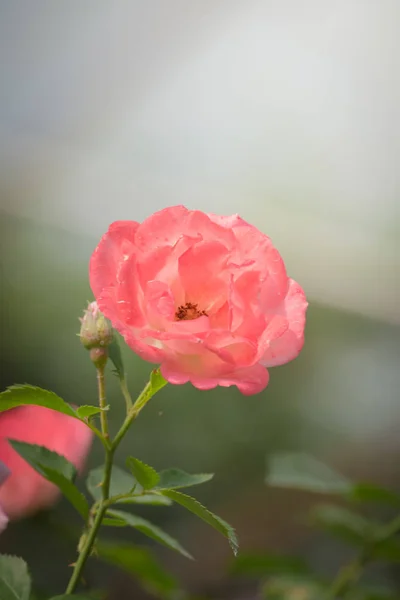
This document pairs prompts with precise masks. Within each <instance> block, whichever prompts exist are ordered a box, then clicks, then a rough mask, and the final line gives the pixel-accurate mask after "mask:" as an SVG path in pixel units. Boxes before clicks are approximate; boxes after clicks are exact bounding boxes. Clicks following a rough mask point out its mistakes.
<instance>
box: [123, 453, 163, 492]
mask: <svg viewBox="0 0 400 600" xmlns="http://www.w3.org/2000/svg"><path fill="white" fill-rule="evenodd" d="M126 466H127V467H128V469H129V470H130V471H131V473H132V474H133V476H134V477H135V479H136V481H137V482H138V483H139V484H140V485H141V486H142V488H143V489H144V490H151V489H152V488H153V487H154V486H155V485H157V483H158V481H159V479H160V476H159V474H158V473H157V471H156V470H155V469H153V467H150V465H146V463H144V462H142V461H141V460H139V459H138V458H134V457H133V456H128V458H127V459H126Z"/></svg>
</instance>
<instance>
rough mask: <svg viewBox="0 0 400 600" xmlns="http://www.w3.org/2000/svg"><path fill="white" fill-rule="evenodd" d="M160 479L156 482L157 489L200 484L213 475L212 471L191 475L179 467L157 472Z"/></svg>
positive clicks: (171, 488)
mask: <svg viewBox="0 0 400 600" xmlns="http://www.w3.org/2000/svg"><path fill="white" fill-rule="evenodd" d="M159 476H160V480H159V482H158V484H157V489H167V490H173V489H179V488H186V487H190V486H192V485H200V484H201V483H205V482H206V481H210V479H212V478H213V477H214V473H198V474H195V475H191V474H190V473H186V472H185V471H182V470H181V469H165V470H164V471H160V473H159Z"/></svg>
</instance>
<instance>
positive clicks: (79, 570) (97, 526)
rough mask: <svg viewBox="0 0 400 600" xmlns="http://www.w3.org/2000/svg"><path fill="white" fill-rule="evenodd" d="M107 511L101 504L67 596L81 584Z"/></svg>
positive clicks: (77, 562)
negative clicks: (85, 567) (83, 572)
mask: <svg viewBox="0 0 400 600" xmlns="http://www.w3.org/2000/svg"><path fill="white" fill-rule="evenodd" d="M105 511H106V506H104V505H103V502H101V503H100V505H99V508H98V510H97V513H96V517H95V519H94V521H93V524H92V527H91V529H90V530H89V532H88V534H87V538H86V540H85V544H84V546H83V548H82V550H81V552H80V554H79V556H78V560H77V561H76V563H75V565H74V570H73V572H72V575H71V579H70V580H69V583H68V586H67V589H66V590H65V593H66V594H72V593H73V592H74V591H75V588H76V586H77V585H78V583H79V580H80V578H81V574H82V571H83V569H84V566H85V564H86V561H87V559H88V557H89V554H90V552H91V551H92V548H93V544H94V542H95V540H96V537H97V533H98V531H99V529H100V525H101V522H102V520H103V517H104V513H105Z"/></svg>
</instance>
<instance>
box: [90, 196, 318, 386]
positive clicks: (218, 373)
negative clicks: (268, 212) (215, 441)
mask: <svg viewBox="0 0 400 600" xmlns="http://www.w3.org/2000/svg"><path fill="white" fill-rule="evenodd" d="M89 274H90V283H91V287H92V290H93V293H94V296H95V298H96V300H97V303H98V306H99V308H100V310H101V311H102V312H103V313H104V315H105V316H106V317H107V318H109V319H110V320H111V322H112V324H113V326H114V327H115V329H117V330H118V331H119V332H120V333H121V334H122V335H123V337H124V338H125V340H126V342H127V344H128V345H129V346H130V347H131V348H132V349H133V350H134V351H135V352H137V353H138V354H139V355H140V356H141V357H142V358H143V359H145V360H148V361H150V362H153V363H158V364H160V365H161V372H162V375H163V376H164V377H165V379H166V380H168V381H169V382H171V383H174V384H183V383H186V382H188V381H190V382H191V383H192V384H193V385H194V386H195V387H197V388H199V389H210V388H213V387H215V386H217V385H221V386H230V385H236V386H237V387H238V388H239V390H240V391H241V392H243V393H244V394H255V393H257V392H260V391H261V390H263V389H264V388H265V387H266V385H267V383H268V379H269V375H268V371H267V367H273V366H276V365H282V364H284V363H286V362H288V361H290V360H292V359H293V358H295V357H296V356H297V355H298V354H299V352H300V350H301V348H302V346H303V342H304V325H305V312H306V308H307V301H306V298H305V295H304V292H303V290H302V288H301V287H300V285H298V284H297V283H296V282H295V281H293V279H289V278H288V276H287V274H286V269H285V265H284V263H283V260H282V258H281V256H280V254H279V253H278V251H277V250H276V249H275V248H274V246H273V245H272V242H271V240H270V238H268V237H267V236H266V235H264V234H263V233H261V232H260V231H258V230H257V229H256V228H255V227H253V226H252V225H250V224H248V223H246V221H244V220H243V219H241V218H240V217H239V216H238V215H233V216H229V217H223V216H217V215H214V214H204V213H202V212H200V211H190V210H188V209H186V208H185V207H183V206H175V207H171V208H166V209H164V210H161V211H159V212H157V213H155V214H153V215H152V216H150V217H149V218H147V219H146V220H145V221H144V222H143V223H141V224H140V223H136V222H135V221H117V222H115V223H113V224H112V225H111V226H110V228H109V230H108V232H107V233H106V234H105V235H104V236H103V237H102V239H101V241H100V243H99V245H98V247H97V248H96V250H95V251H94V253H93V255H92V257H91V261H90V268H89Z"/></svg>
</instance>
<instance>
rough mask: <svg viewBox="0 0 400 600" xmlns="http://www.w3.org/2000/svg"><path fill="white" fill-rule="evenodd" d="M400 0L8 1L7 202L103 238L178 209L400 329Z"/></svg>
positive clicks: (317, 294) (0, 153)
mask: <svg viewBox="0 0 400 600" xmlns="http://www.w3.org/2000/svg"><path fill="white" fill-rule="evenodd" d="M399 22H400V3H399V2H398V0H338V1H336V2H329V1H328V0H246V1H244V0H242V1H238V0H190V1H189V2H188V1H187V0H168V1H165V0H149V1H146V2H143V1H139V0H119V1H117V2H113V3H110V2H108V1H107V0H92V1H88V2H84V3H82V2H80V1H77V0H72V1H68V2H53V1H51V0H48V1H44V0H39V1H37V2H32V3H29V2H24V1H21V0H13V2H9V3H7V2H2V3H0V57H1V58H0V61H1V67H0V74H1V100H0V177H1V186H2V189H3V193H2V194H1V204H2V207H3V208H4V209H5V210H6V211H8V212H11V213H13V214H18V215H21V216H26V217H31V218H33V219H36V220H40V221H44V222H47V223H51V224H55V225H57V226H61V227H63V228H67V229H70V230H74V231H80V232H84V233H87V234H90V235H93V236H99V235H101V234H102V233H103V231H104V230H105V229H106V228H107V226H108V224H109V223H110V222H112V221H114V220H116V219H133V220H142V219H143V218H145V217H146V216H147V215H149V214H150V213H151V212H153V211H155V210H158V209H160V208H163V207H164V206H168V205H171V204H178V203H182V204H185V205H187V206H188V207H189V208H199V209H201V210H205V211H213V212H217V213H222V214H229V213H234V212H238V213H240V214H241V215H242V216H243V217H244V218H245V219H247V220H249V221H250V222H252V223H254V224H256V225H258V226H259V227H260V229H262V230H263V231H264V232H265V233H267V234H268V235H270V236H271V237H272V239H273V241H274V242H275V243H276V245H277V247H278V248H279V249H280V251H281V253H282V255H283V256H284V258H285V261H286V263H287V266H288V270H289V273H290V274H291V275H292V276H293V277H295V278H296V279H298V280H300V281H301V282H302V284H303V285H304V287H305V288H306V290H307V292H308V294H309V295H310V296H311V297H312V298H313V299H315V300H320V301H323V302H325V303H327V304H330V305H333V306H339V307H342V308H345V309H350V310H353V311H356V312H360V313H363V314H367V315H371V316H375V317H378V318H381V319H385V320H390V321H394V322H400V316H399V309H398V307H399V301H400V258H399V249H400V244H399V235H400V203H399V192H400V171H399V169H398V165H397V163H398V157H399V151H400V118H399V117H400V83H399V73H400V41H399V40H400V38H399V35H398V27H399Z"/></svg>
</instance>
